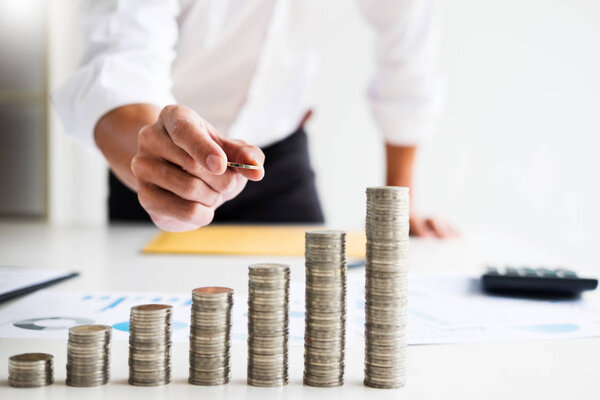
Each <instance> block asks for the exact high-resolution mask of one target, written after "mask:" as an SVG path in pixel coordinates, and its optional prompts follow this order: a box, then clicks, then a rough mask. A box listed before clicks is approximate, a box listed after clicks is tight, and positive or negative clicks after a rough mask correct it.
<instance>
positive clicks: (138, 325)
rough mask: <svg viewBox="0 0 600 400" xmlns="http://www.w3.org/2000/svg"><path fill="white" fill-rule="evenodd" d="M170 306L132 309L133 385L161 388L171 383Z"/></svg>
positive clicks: (130, 343)
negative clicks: (160, 386)
mask: <svg viewBox="0 0 600 400" xmlns="http://www.w3.org/2000/svg"><path fill="white" fill-rule="evenodd" d="M172 313H173V307H172V306H169V305H166V304H144V305H139V306H135V307H132V308H131V314H130V320H129V383H130V384H131V385H136V386H159V385H166V384H168V383H169V382H171V314H172Z"/></svg>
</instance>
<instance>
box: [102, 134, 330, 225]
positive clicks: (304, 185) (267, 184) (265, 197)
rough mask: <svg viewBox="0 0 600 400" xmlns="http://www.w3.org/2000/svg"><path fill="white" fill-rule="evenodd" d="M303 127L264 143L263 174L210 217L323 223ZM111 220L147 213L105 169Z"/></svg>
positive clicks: (228, 220) (134, 218)
mask: <svg viewBox="0 0 600 400" xmlns="http://www.w3.org/2000/svg"><path fill="white" fill-rule="evenodd" d="M307 139H308V138H307V136H306V132H305V131H304V129H303V128H299V129H298V130H297V131H296V132H294V133H293V134H291V135H290V136H288V137H287V138H285V139H283V140H281V141H279V142H277V143H274V144H272V145H270V146H267V147H265V148H263V149H262V150H263V152H264V153H265V177H264V179H263V180H262V181H260V182H251V181H248V184H247V185H246V187H245V188H244V190H243V191H242V193H240V194H239V195H238V196H237V197H236V198H235V199H233V200H230V201H228V202H226V203H225V204H223V205H222V206H221V207H219V208H218V209H217V210H216V212H215V218H214V222H226V223H237V222H240V223H322V222H324V217H323V212H322V210H321V205H320V203H319V196H318V194H317V189H316V186H315V174H314V172H313V170H312V168H311V166H310V159H309V155H308V140H307ZM109 187H110V194H109V198H108V206H109V218H110V221H147V222H150V217H149V216H148V214H147V213H146V212H145V211H144V209H143V208H142V206H140V203H139V202H138V199H137V195H136V194H135V193H134V192H133V191H131V190H130V189H129V188H127V187H126V186H125V185H123V184H122V183H121V181H119V179H118V178H117V177H116V176H115V175H114V174H113V173H112V172H110V176H109Z"/></svg>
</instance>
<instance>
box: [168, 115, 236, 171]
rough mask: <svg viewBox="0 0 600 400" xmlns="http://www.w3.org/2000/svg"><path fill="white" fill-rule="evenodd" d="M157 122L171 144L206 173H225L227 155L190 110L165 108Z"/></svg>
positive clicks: (204, 124) (207, 128) (205, 126)
mask: <svg viewBox="0 0 600 400" xmlns="http://www.w3.org/2000/svg"><path fill="white" fill-rule="evenodd" d="M159 121H160V124H161V125H162V127H163V128H164V129H165V130H166V132H167V133H168V135H169V136H170V137H171V140H172V141H173V143H175V144H176V145H177V146H178V147H180V148H182V149H183V150H185V151H186V152H187V153H188V154H189V155H190V156H192V158H194V159H195V160H196V161H198V163H199V164H200V165H201V166H202V167H203V168H205V169H206V170H207V171H210V172H212V173H214V174H217V175H220V174H223V173H224V172H225V171H226V169H227V166H226V162H227V155H226V154H225V152H224V151H223V149H222V148H221V146H219V144H218V143H217V141H216V140H215V137H214V136H213V134H212V133H211V132H210V127H209V125H208V124H207V123H206V122H205V121H204V120H203V119H202V118H200V116H198V115H197V114H196V113H194V112H193V111H192V110H190V109H188V108H187V107H183V106H167V107H165V108H163V109H162V111H161V112H160V116H159Z"/></svg>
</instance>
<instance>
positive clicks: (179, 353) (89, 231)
mask: <svg viewBox="0 0 600 400" xmlns="http://www.w3.org/2000/svg"><path fill="white" fill-rule="evenodd" d="M155 233H156V230H155V229H153V228H151V227H150V226H116V227H115V226H113V227H110V228H109V227H97V228H78V227H53V226H48V225H44V224H37V223H13V222H3V223H0V264H2V265H14V266H30V267H41V268H44V267H45V268H61V269H62V268H64V269H74V270H78V271H80V272H81V276H80V277H79V278H76V279H73V280H70V281H67V282H64V283H61V284H59V285H58V286H55V287H54V288H53V290H65V291H68V290H74V291H77V290H83V289H85V290H96V291H161V292H188V291H190V290H191V289H192V288H194V287H198V286H204V285H223V286H230V287H233V288H234V289H235V290H236V291H239V292H241V293H245V292H246V291H247V280H246V279H247V269H246V267H247V265H248V264H250V263H253V262H261V261H280V262H286V263H289V264H291V266H292V279H303V273H304V272H303V259H302V258H282V257H277V258H275V257H260V258H257V257H216V256H182V255H173V256H164V255H142V254H140V252H139V250H140V248H141V247H142V246H143V244H144V243H145V242H146V241H147V240H148V239H149V238H150V237H151V236H152V235H153V234H155ZM563 250H564V249H563ZM552 252H553V249H539V248H537V249H536V248H534V247H532V246H530V245H527V244H525V243H524V242H523V240H515V239H510V238H507V237H505V236H504V237H503V236H502V235H500V234H494V233H490V232H487V233H481V232H480V233H478V234H470V235H468V236H466V237H465V238H463V239H461V240H458V241H452V242H443V243H441V242H437V241H434V240H421V241H419V240H413V242H412V244H411V255H410V260H411V262H410V269H411V270H419V271H430V272H435V271H436V270H438V271H440V270H450V269H457V268H458V269H461V270H472V271H478V272H479V271H480V270H481V268H482V267H483V265H485V263H486V262H492V263H493V262H498V263H507V262H514V263H515V264H517V265H522V264H527V263H529V262H531V263H535V264H541V263H545V262H547V263H548V264H549V265H557V263H561V262H565V261H566V262H568V259H569V256H568V252H565V253H563V254H561V255H556V254H550V253H552ZM567 265H568V264H567ZM577 269H578V270H581V268H579V266H578V268H577ZM596 272H597V271H596ZM350 273H358V274H362V273H364V270H352V271H351V272H350ZM2 307H3V306H0V313H1V312H2ZM354 343H356V344H355V345H353V346H352V347H351V348H348V349H347V352H346V354H347V355H346V357H347V359H346V383H345V385H344V386H342V387H339V388H329V389H320V388H312V387H307V386H303V385H302V370H303V362H302V357H303V348H302V347H298V346H291V347H290V349H289V354H290V357H289V358H290V359H289V372H290V373H289V375H290V383H289V385H288V386H286V387H283V388H255V387H251V386H247V385H246V383H245V373H246V354H245V352H246V347H245V345H238V344H234V345H233V348H232V357H233V362H232V370H233V371H232V382H231V383H230V384H229V385H225V386H217V387H200V386H193V385H189V384H187V381H186V379H187V368H188V354H187V351H188V346H187V344H186V343H174V345H173V357H172V360H173V382H172V383H171V384H170V385H168V386H164V387H154V388H141V387H133V386H130V385H128V384H127V373H128V370H127V343H126V342H124V341H115V342H114V343H113V348H112V380H111V382H110V383H109V384H108V385H106V386H104V387H98V388H72V387H67V386H65V384H64V379H65V368H64V365H65V362H66V343H65V342H64V341H60V340H25V339H0V399H2V400H5V399H6V400H8V399H10V400H13V399H45V398H56V399H82V398H85V399H87V400H92V399H96V398H115V399H120V398H127V399H132V400H133V399H144V400H150V399H154V398H161V399H162V398H170V399H173V398H176V399H185V398H206V399H208V398H232V399H233V398H235V399H240V398H256V399H261V400H266V399H269V398H276V397H286V398H292V399H301V398H307V399H308V398H311V399H312V398H320V397H325V396H328V397H329V398H330V399H344V400H348V399H354V398H356V399H358V398H364V397H365V396H369V397H370V398H372V399H378V398H402V399H415V400H416V399H436V400H439V399H460V400H467V399H477V400H481V399H486V400H489V399H544V400H548V399H561V400H563V399H578V400H581V399H596V400H597V399H600V338H596V339H568V340H567V339H565V340H552V341H521V342H500V343H484V344H482V343H479V344H460V345H432V346H411V347H409V351H408V357H409V365H408V378H407V379H408V383H407V386H406V387H405V388H402V389H397V390H377V389H369V388H366V387H364V386H363V384H362V378H363V347H362V345H361V343H362V341H361V340H355V341H354ZM32 351H39V352H48V353H52V354H54V356H55V379H56V383H55V384H54V385H52V386H49V387H45V388H38V389H15V388H11V387H9V386H8V382H7V379H8V377H7V375H8V357H9V356H10V355H12V354H17V353H22V352H32Z"/></svg>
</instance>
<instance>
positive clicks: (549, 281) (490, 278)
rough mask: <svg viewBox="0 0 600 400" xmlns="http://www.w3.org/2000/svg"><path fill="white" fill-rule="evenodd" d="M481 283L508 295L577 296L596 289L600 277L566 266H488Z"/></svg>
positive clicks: (491, 290)
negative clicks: (584, 275)
mask: <svg viewBox="0 0 600 400" xmlns="http://www.w3.org/2000/svg"><path fill="white" fill-rule="evenodd" d="M481 284H482V287H483V289H484V290H485V291H487V292H491V293H500V294H505V295H511V294H512V295H534V296H535V295H543V296H552V295H557V296H576V295H578V294H580V293H581V292H584V291H586V290H594V289H596V287H597V286H598V280H597V279H594V278H582V277H579V276H578V275H577V274H576V273H575V272H573V271H570V270H568V269H564V268H556V269H550V268H530V267H521V268H513V267H505V268H503V269H500V268H496V267H488V269H487V271H486V273H485V274H483V276H482V277H481Z"/></svg>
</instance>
